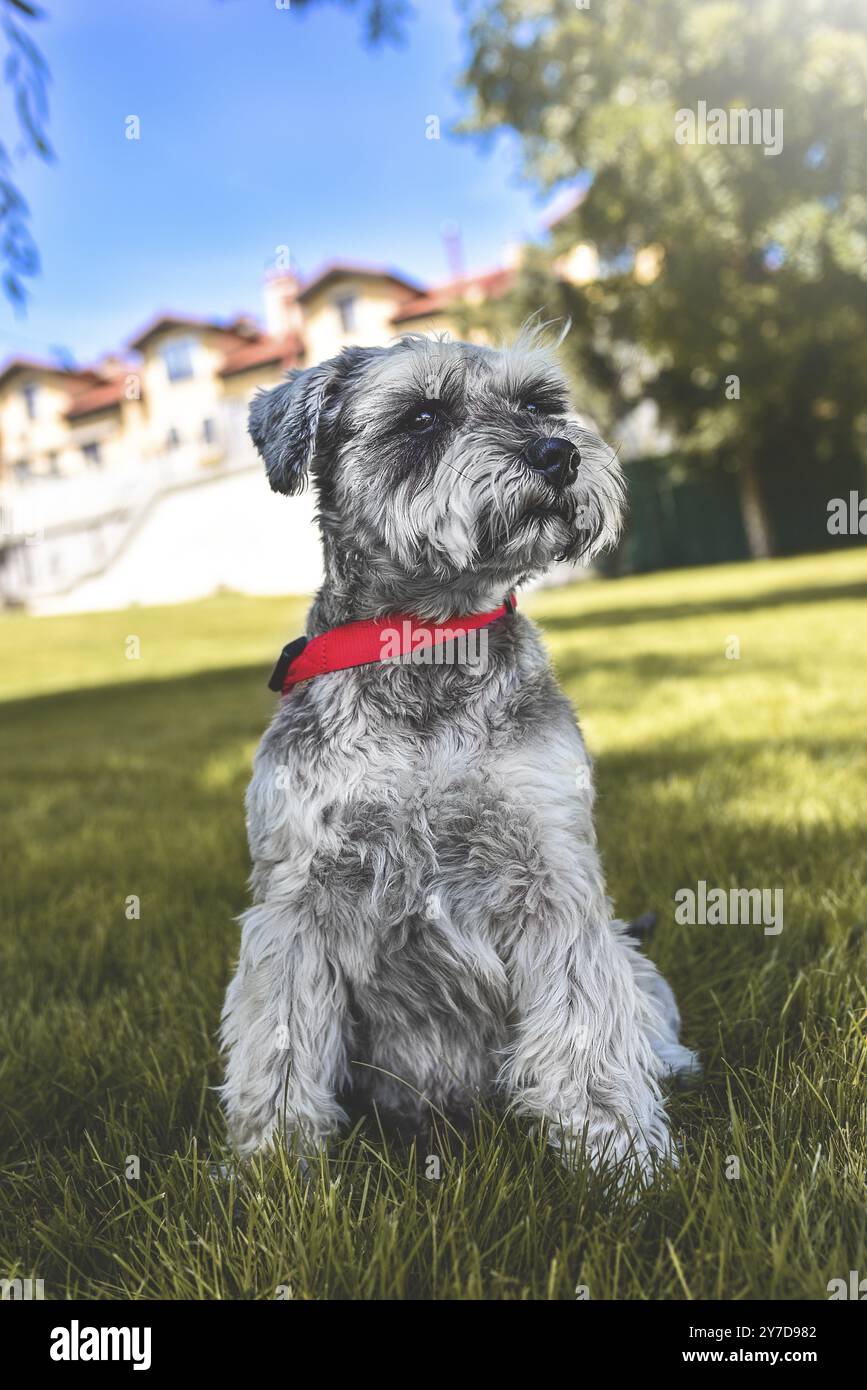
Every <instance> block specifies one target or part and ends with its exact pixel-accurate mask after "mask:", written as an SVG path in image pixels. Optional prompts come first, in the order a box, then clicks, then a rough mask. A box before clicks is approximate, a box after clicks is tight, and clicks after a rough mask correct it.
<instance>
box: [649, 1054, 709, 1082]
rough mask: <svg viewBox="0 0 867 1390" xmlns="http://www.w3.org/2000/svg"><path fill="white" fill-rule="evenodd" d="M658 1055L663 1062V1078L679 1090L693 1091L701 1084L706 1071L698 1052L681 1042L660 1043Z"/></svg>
mask: <svg viewBox="0 0 867 1390" xmlns="http://www.w3.org/2000/svg"><path fill="white" fill-rule="evenodd" d="M655 1051H656V1055H657V1057H658V1058H659V1060H660V1062H661V1063H662V1079H663V1081H667V1082H670V1083H671V1084H672V1085H673V1086H675V1087H676V1088H677V1089H678V1090H679V1091H692V1090H695V1088H696V1086H698V1085H700V1084H701V1079H702V1077H703V1075H704V1071H703V1068H702V1065H701V1061H700V1060H699V1055H698V1053H697V1052H693V1051H691V1049H690V1048H688V1047H684V1046H683V1045H682V1044H681V1043H676V1042H675V1043H659V1044H658V1045H657V1046H656V1048H655Z"/></svg>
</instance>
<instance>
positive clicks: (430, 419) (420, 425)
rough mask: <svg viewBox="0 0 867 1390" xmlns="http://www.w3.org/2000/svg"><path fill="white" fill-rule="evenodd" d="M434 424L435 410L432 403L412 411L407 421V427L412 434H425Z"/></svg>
mask: <svg viewBox="0 0 867 1390" xmlns="http://www.w3.org/2000/svg"><path fill="white" fill-rule="evenodd" d="M436 422H437V408H436V406H435V405H434V404H433V403H431V404H430V405H424V406H422V407H421V409H420V410H414V411H413V412H412V414H411V415H410V416H409V417H408V419H407V425H408V427H409V429H411V430H412V432H413V434H427V432H428V431H429V430H432V429H433V427H434V425H435V424H436Z"/></svg>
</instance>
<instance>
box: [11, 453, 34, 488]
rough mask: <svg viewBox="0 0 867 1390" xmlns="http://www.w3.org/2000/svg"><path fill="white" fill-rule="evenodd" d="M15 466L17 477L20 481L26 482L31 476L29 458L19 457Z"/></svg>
mask: <svg viewBox="0 0 867 1390" xmlns="http://www.w3.org/2000/svg"><path fill="white" fill-rule="evenodd" d="M13 467H14V469H15V477H16V478H17V479H18V481H19V483H23V482H26V481H27V479H28V478H29V477H30V476H31V470H30V460H29V459H19V460H18V462H17V463H16V464H14V465H13Z"/></svg>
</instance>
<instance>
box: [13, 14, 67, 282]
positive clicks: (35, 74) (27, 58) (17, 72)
mask: <svg viewBox="0 0 867 1390" xmlns="http://www.w3.org/2000/svg"><path fill="white" fill-rule="evenodd" d="M44 18H45V13H44V11H43V10H40V9H38V8H37V6H36V5H33V4H31V3H29V0H0V22H2V30H3V37H4V39H5V41H6V61H5V64H4V69H3V75H4V77H5V79H6V82H7V83H8V84H9V86H10V87H11V88H12V92H13V97H14V105H15V114H16V116H17V119H18V130H19V134H20V136H21V139H22V144H21V146H19V148H18V149H17V150H15V152H14V154H13V152H11V151H10V150H9V148H8V147H7V145H6V144H5V143H4V142H3V141H0V263H2V265H3V266H4V267H5V269H4V270H3V272H2V275H3V289H4V292H5V294H6V296H7V298H8V299H10V300H11V301H12V303H13V304H15V305H17V306H19V307H20V306H22V305H23V304H24V301H25V299H26V292H25V289H24V285H23V283H22V277H24V276H28V275H35V274H36V272H37V271H38V269H39V253H38V251H37V249H36V244H35V242H34V240H33V236H32V234H31V232H30V227H29V225H28V224H29V219H30V209H29V208H28V206H27V201H26V199H25V198H24V197H23V195H22V193H21V192H20V190H19V189H18V187H17V186H16V184H15V182H14V180H13V173H14V170H15V156H16V155H20V154H21V153H23V152H25V151H27V150H31V151H33V152H34V153H35V154H37V155H39V157H40V158H41V159H46V160H50V159H53V158H54V154H53V151H52V149H51V145H50V144H49V142H48V136H47V134H46V123H47V121H48V67H47V65H46V62H45V59H44V58H43V56H42V54H41V53H40V51H39V49H38V48H37V46H36V44H35V43H34V42H33V39H32V38H31V37H30V34H29V33H28V31H27V28H26V26H27V25H28V24H32V23H34V22H36V21H38V20H40V19H44Z"/></svg>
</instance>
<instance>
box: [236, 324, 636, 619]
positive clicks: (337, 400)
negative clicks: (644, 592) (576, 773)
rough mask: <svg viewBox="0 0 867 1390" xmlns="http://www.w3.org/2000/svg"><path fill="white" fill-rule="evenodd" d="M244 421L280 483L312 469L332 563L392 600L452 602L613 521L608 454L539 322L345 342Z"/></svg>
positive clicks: (257, 403)
mask: <svg viewBox="0 0 867 1390" xmlns="http://www.w3.org/2000/svg"><path fill="white" fill-rule="evenodd" d="M250 434H251V436H252V438H253V441H254V443H255V445H256V447H257V448H258V450H259V452H260V453H261V455H262V457H263V458H264V460H265V464H266V467H267V470H268V477H269V479H270V482H271V486H272V487H273V488H274V489H275V490H276V491H277V492H285V493H292V492H297V491H298V490H299V489H300V488H302V487H303V486H304V484H305V481H306V479H307V477H308V475H309V476H310V477H312V479H313V481H314V483H315V485H316V488H317V491H318V496H319V520H320V525H321V527H322V531H323V536H324V540H325V558H326V567H327V569H328V570H329V571H330V572H331V573H332V574H333V576H334V577H335V578H339V579H340V580H341V582H342V583H343V584H344V585H345V584H347V583H348V582H352V583H354V584H356V585H361V587H363V588H364V589H365V591H366V592H367V594H368V595H369V596H370V595H373V594H377V593H378V594H379V595H381V596H382V598H383V601H384V602H386V603H387V602H391V601H398V602H401V601H404V602H405V601H406V600H409V599H412V598H413V597H423V598H424V600H425V601H426V603H427V606H428V607H431V606H433V607H434V608H435V607H437V606H439V604H438V602H437V599H436V597H435V595H439V596H440V598H441V599H442V606H443V608H444V609H445V611H449V608H450V604H452V603H453V602H457V601H460V599H461V598H463V600H464V601H466V600H467V599H469V598H474V599H477V600H479V599H481V598H482V597H484V596H488V595H490V596H496V595H497V594H498V593H501V592H502V591H503V590H505V589H507V588H509V587H510V586H511V585H513V584H515V583H516V582H518V581H520V580H521V579H524V578H527V577H529V576H531V575H533V574H539V573H541V572H542V571H544V570H545V569H547V568H548V567H549V566H550V565H551V564H552V563H553V562H554V561H555V560H557V559H565V560H574V559H578V558H579V557H581V558H584V559H585V560H587V559H589V558H590V557H592V556H593V555H595V554H597V553H598V552H599V551H600V550H602V549H604V548H605V547H606V546H608V545H610V544H612V543H613V542H614V540H615V539H616V537H617V535H618V532H619V527H620V518H621V511H622V498H623V487H622V480H621V475H620V471H619V469H618V466H617V462H616V459H615V457H614V454H613V452H612V450H611V449H610V448H608V446H607V445H605V444H604V443H603V442H602V440H601V439H600V438H599V436H598V434H597V433H596V432H595V431H594V430H593V429H592V428H591V427H590V426H589V425H588V424H587V423H586V422H584V421H582V420H581V419H580V417H579V416H577V415H575V414H574V413H572V412H571V411H570V405H569V399H568V389H567V386H566V382H565V380H564V378H563V376H562V375H561V373H560V371H559V369H558V368H557V366H556V364H555V362H554V361H553V360H552V358H551V357H550V356H549V355H548V354H547V353H546V352H545V351H544V350H543V349H541V348H539V347H537V346H535V345H534V341H533V339H532V337H530V338H529V339H527V340H525V342H524V344H523V345H522V344H521V342H520V341H519V344H518V346H516V347H515V348H513V349H510V350H505V351H496V350H494V349H491V348H485V347H479V346H475V345H473V344H469V343H455V342H448V341H442V340H439V339H433V340H432V339H427V338H421V337H407V338H403V339H401V341H400V342H399V343H397V344H395V345H394V346H393V347H388V348H375V347H372V348H347V349H345V350H344V351H343V352H342V353H341V354H340V355H339V356H338V357H335V358H332V359H331V360H330V361H327V362H322V363H320V364H319V365H318V366H315V367H311V368H309V369H307V370H305V371H296V372H293V373H291V374H290V376H289V377H288V378H287V380H286V381H285V382H283V383H281V385H279V386H275V387H273V388H272V389H270V390H268V391H264V392H262V393H260V394H259V395H258V396H257V397H256V398H255V399H254V401H253V403H252V406H251V408H250ZM451 611H454V609H453V608H452V609H451Z"/></svg>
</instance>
